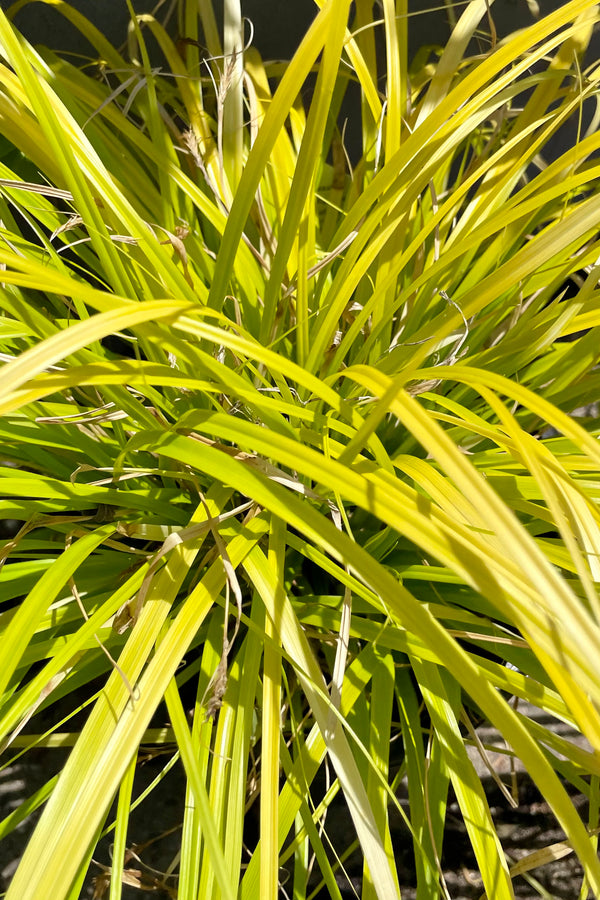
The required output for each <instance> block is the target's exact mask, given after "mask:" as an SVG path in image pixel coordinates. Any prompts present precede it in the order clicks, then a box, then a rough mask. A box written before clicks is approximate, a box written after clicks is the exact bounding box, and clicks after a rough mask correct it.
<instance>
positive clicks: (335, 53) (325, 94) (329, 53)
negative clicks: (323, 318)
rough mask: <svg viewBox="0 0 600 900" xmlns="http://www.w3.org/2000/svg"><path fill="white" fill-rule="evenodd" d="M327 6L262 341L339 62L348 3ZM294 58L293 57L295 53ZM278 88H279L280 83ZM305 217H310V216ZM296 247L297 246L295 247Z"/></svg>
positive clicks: (333, 0) (307, 192)
mask: <svg viewBox="0 0 600 900" xmlns="http://www.w3.org/2000/svg"><path fill="white" fill-rule="evenodd" d="M328 6H329V7H330V9H331V12H330V16H329V23H328V24H329V27H328V31H327V34H326V36H325V43H324V48H323V56H322V59H321V62H320V64H319V73H318V78H317V84H316V87H315V94H314V97H313V100H312V103H311V107H310V111H309V115H308V120H307V123H306V129H305V131H304V135H303V138H302V145H301V147H300V152H299V154H298V159H297V162H296V169H295V173H294V177H293V180H292V185H291V188H290V194H289V198H288V202H287V205H286V211H285V218H284V221H283V224H282V227H281V232H280V234H279V239H278V242H277V252H276V254H275V258H274V259H273V263H272V265H271V269H270V273H269V281H268V284H267V288H266V291H265V297H264V310H263V316H262V327H261V340H262V342H264V343H266V342H268V341H269V340H270V338H271V332H272V328H273V321H274V318H275V314H276V302H277V300H278V296H279V293H280V291H281V284H282V281H283V275H284V272H285V269H286V267H287V263H288V257H289V255H290V252H291V249H292V246H294V244H295V243H296V242H298V241H301V240H302V237H303V228H302V226H301V219H302V216H303V211H304V210H305V209H306V205H307V202H308V201H307V197H308V198H310V197H311V196H312V194H313V189H312V185H313V183H314V180H315V177H316V174H317V165H318V163H319V160H320V155H319V148H320V147H321V145H322V143H323V135H324V132H325V125H326V123H327V113H328V110H329V107H330V104H331V99H332V95H333V91H334V88H335V85H336V78H337V73H338V68H339V65H340V54H341V49H342V44H343V39H344V34H345V30H346V29H345V25H346V22H347V20H348V11H349V8H350V4H349V2H348V0H329V3H328ZM301 53H302V48H300V49H299V50H298V53H297V55H296V56H298V55H300V54H301ZM294 59H296V57H295V58H294ZM288 71H289V70H288ZM286 74H287V73H286ZM279 90H281V86H280V88H279ZM276 98H277V94H276V95H275V98H274V100H273V103H272V105H271V109H273V108H274V105H275V100H276ZM268 117H269V113H267V116H266V117H265V121H264V123H263V126H262V127H263V129H264V128H266V127H267V119H268ZM257 143H258V139H257ZM255 147H256V144H255ZM308 218H309V219H310V216H309V217H308ZM305 225H308V221H306V222H305ZM306 237H308V235H306ZM299 249H301V248H300V247H299ZM217 264H218V260H217ZM299 275H300V277H301V276H302V273H299ZM308 312H309V310H308V309H304V310H303V311H301V316H302V318H303V319H305V318H306V316H307V315H308ZM302 324H303V323H302ZM301 348H302V345H301Z"/></svg>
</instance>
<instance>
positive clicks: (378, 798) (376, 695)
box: [362, 653, 400, 900]
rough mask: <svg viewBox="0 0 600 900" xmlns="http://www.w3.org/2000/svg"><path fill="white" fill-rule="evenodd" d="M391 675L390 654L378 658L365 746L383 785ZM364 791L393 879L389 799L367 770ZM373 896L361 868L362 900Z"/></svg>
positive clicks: (368, 875) (368, 878)
mask: <svg viewBox="0 0 600 900" xmlns="http://www.w3.org/2000/svg"><path fill="white" fill-rule="evenodd" d="M395 674H396V673H395V666H394V659H393V657H392V655H391V653H388V654H385V655H383V654H382V656H381V658H379V659H378V660H377V662H376V665H375V671H374V672H373V679H372V688H371V702H370V721H369V725H370V729H369V732H370V733H369V744H368V746H369V752H370V756H371V759H372V760H373V764H374V765H375V766H376V767H377V769H378V770H379V772H380V773H381V775H382V776H383V778H384V779H385V781H386V782H388V780H389V774H390V734H391V733H392V728H391V724H392V704H393V700H394V682H395ZM366 787H367V796H368V798H369V806H370V807H371V809H372V810H373V812H374V816H375V822H376V824H377V829H378V832H379V834H380V836H381V838H382V840H383V845H384V848H385V852H386V855H387V857H388V860H389V861H390V870H391V872H392V874H394V875H396V878H397V877H398V876H397V872H396V867H395V865H394V864H393V861H394V848H393V844H392V836H391V834H390V825H389V820H388V803H389V797H388V795H387V791H385V790H384V789H383V785H382V784H381V783H380V782H379V780H378V779H376V778H375V777H374V775H373V769H372V768H371V767H369V772H368V777H367V785H366ZM397 892H398V895H400V885H399V884H397ZM376 896H377V894H376V891H375V883H374V879H373V878H372V877H371V873H370V872H369V869H368V867H367V866H365V870H364V873H363V891H362V897H363V900H374V898H375V897H376Z"/></svg>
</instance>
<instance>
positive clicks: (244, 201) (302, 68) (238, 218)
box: [208, 2, 332, 308]
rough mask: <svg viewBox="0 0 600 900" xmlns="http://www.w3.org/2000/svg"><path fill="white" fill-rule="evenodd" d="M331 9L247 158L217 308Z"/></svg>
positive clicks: (309, 37) (219, 270) (312, 32)
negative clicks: (270, 157) (260, 185)
mask: <svg viewBox="0 0 600 900" xmlns="http://www.w3.org/2000/svg"><path fill="white" fill-rule="evenodd" d="M331 11H332V4H331V2H329V3H327V5H326V6H325V7H324V9H323V10H322V11H321V12H320V13H319V14H318V15H317V17H316V18H315V20H314V22H313V23H312V25H311V26H310V28H309V30H308V31H307V33H306V35H305V36H304V38H303V40H302V42H301V44H300V47H299V48H298V51H297V53H296V54H295V56H294V59H293V60H292V62H291V63H290V65H289V66H288V67H287V69H286V72H285V75H284V76H283V78H282V80H281V83H280V84H279V87H278V89H277V91H276V93H275V96H274V97H273V101H272V103H271V105H270V106H269V109H268V111H267V114H266V116H265V119H264V121H263V124H262V127H261V129H260V132H259V134H258V136H257V138H256V140H255V142H254V146H253V147H252V150H251V152H250V154H249V156H248V159H247V160H246V165H245V167H244V172H243V174H242V177H241V179H240V183H239V185H238V190H237V192H236V195H235V199H234V201H233V204H232V207H231V210H230V212H229V217H228V220H227V227H226V229H225V232H224V234H223V240H222V242H221V248H220V250H219V254H218V257H217V262H216V266H215V272H214V277H213V282H212V285H211V290H210V295H209V298H208V303H209V305H210V306H211V307H213V308H220V306H221V303H222V301H223V297H224V296H225V294H226V293H227V285H228V282H229V277H230V272H231V270H232V267H233V265H234V261H235V257H236V254H237V251H238V246H239V244H240V239H241V235H242V232H243V230H244V228H245V225H246V220H247V218H248V214H249V212H250V209H251V207H252V204H253V202H254V197H255V195H256V191H257V190H258V186H259V184H260V181H261V178H262V177H263V173H264V170H265V167H266V164H267V160H268V159H269V156H270V153H271V150H272V148H273V146H274V144H275V142H276V141H277V138H278V135H279V133H280V131H281V129H282V128H283V126H284V123H285V120H286V119H287V117H288V114H289V111H290V108H291V107H292V105H293V103H294V100H295V98H296V96H297V95H298V93H299V92H300V89H301V87H302V85H303V83H304V81H305V79H306V76H307V75H308V73H309V72H310V70H311V68H312V66H313V64H314V61H315V59H316V58H317V56H318V54H319V53H320V51H321V49H322V47H323V44H324V42H325V40H326V37H327V34H326V30H327V28H328V27H329V19H330V16H331Z"/></svg>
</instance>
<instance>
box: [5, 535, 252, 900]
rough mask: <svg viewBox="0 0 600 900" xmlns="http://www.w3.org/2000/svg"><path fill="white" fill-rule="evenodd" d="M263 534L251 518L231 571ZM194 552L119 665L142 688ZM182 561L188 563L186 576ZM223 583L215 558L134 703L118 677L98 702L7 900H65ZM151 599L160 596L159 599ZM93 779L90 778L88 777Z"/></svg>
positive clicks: (151, 608) (220, 868)
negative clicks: (49, 897) (134, 754)
mask: <svg viewBox="0 0 600 900" xmlns="http://www.w3.org/2000/svg"><path fill="white" fill-rule="evenodd" d="M264 528H265V524H264V523H263V522H261V521H260V520H259V519H254V520H253V521H252V522H251V523H250V524H249V526H248V528H247V530H246V533H245V534H244V535H243V536H240V537H238V538H234V539H233V542H232V543H230V545H229V547H228V555H229V557H230V559H231V562H232V565H234V566H236V565H238V564H239V563H240V562H241V560H242V559H243V558H244V556H245V555H246V554H247V553H248V552H249V550H250V549H251V546H252V543H253V542H254V541H256V540H258V539H259V537H260V536H261V535H262V533H263V532H264ZM196 549H197V548H193V549H192V548H189V549H187V548H185V545H183V550H181V552H180V553H178V552H177V551H178V550H180V548H178V547H176V548H175V550H174V551H173V553H172V554H171V557H170V559H169V561H168V562H167V564H166V566H165V567H164V569H163V570H161V573H159V575H158V577H157V579H156V582H155V583H156V591H157V592H158V593H156V592H153V591H152V586H151V589H150V593H149V596H148V602H147V603H146V605H145V606H144V608H143V610H142V613H141V615H140V618H139V619H138V622H137V625H136V627H135V628H134V631H133V632H132V635H131V637H130V638H129V640H128V641H127V644H126V645H125V648H124V651H123V653H122V654H121V657H120V659H119V665H120V666H121V669H122V671H123V672H124V673H125V675H126V676H127V677H128V679H129V681H130V683H131V684H136V682H137V676H138V674H139V671H140V669H141V667H142V664H143V662H144V661H145V660H147V658H148V655H149V652H150V650H151V648H152V645H153V644H154V643H155V641H156V639H157V637H158V632H159V631H160V630H161V629H162V628H163V625H164V621H165V618H166V616H167V614H168V611H169V607H170V605H171V603H172V602H173V599H174V597H173V595H174V593H176V591H177V589H178V587H179V585H180V584H181V582H182V580H183V578H184V576H185V571H186V570H187V568H188V567H189V565H191V562H192V561H193V558H194V557H195V554H196ZM182 559H185V560H186V563H187V565H186V566H185V568H184V569H183V571H182V568H183V567H182V565H181V562H182ZM172 563H178V565H175V566H174V570H171V571H168V570H170V569H172V566H171V564H172ZM163 573H166V574H167V575H168V579H163V584H162V585H161V584H160V582H161V575H162V574H163ZM224 583H225V574H224V570H223V566H222V563H221V560H220V559H218V560H217V561H216V562H215V563H213V565H212V566H211V568H210V569H209V571H208V573H207V574H206V575H205V577H204V578H203V579H202V581H201V582H200V583H199V584H198V586H197V587H196V588H195V589H194V591H193V592H192V593H191V594H190V596H189V597H188V598H187V602H186V603H184V604H183V606H182V608H181V612H180V613H179V615H178V616H177V618H176V619H175V621H174V622H173V624H172V625H171V627H170V628H169V630H168V632H167V633H166V634H163V637H162V640H161V642H160V644H159V645H158V647H157V648H156V651H155V653H154V655H153V657H152V659H151V661H150V662H149V663H148V665H147V667H146V669H145V671H144V674H143V675H142V677H141V678H140V680H139V682H137V684H136V689H135V694H134V697H133V702H132V698H131V697H130V695H129V692H128V691H127V690H126V688H125V687H124V685H123V684H122V683H121V682H120V681H119V680H118V679H120V675H117V673H114V674H113V676H111V679H112V684H113V686H114V690H113V694H114V696H113V697H111V696H110V694H109V693H108V691H106V692H105V694H106V700H105V701H104V702H102V703H100V702H99V703H98V704H97V708H96V714H93V715H92V717H91V718H90V719H89V720H88V722H87V725H86V726H85V727H84V729H83V731H82V735H81V737H80V739H79V741H78V744H77V746H76V747H75V748H74V750H73V752H72V753H71V756H70V757H69V761H68V763H67V766H66V767H65V769H64V770H63V773H62V777H61V779H60V780H59V783H58V785H57V788H56V790H55V792H54V793H53V795H52V798H51V800H50V801H49V803H48V805H47V807H46V810H45V811H44V815H43V816H42V819H41V820H40V823H39V825H38V827H37V829H36V832H35V834H34V837H33V838H32V840H31V841H30V843H29V845H28V848H27V851H26V853H25V855H24V857H23V860H22V862H21V865H20V867H19V869H18V870H17V872H16V874H15V876H14V878H13V881H12V883H11V886H10V889H9V892H8V894H7V897H8V898H10V900H12V898H13V897H19V898H30V897H31V898H33V897H39V896H40V894H42V895H44V896H45V895H48V894H52V896H54V897H57V898H59V897H64V896H66V894H67V892H68V890H69V887H70V884H71V881H72V879H73V878H74V877H75V875H76V872H77V868H78V862H79V860H80V859H81V856H82V855H83V854H85V853H86V852H87V848H88V847H89V846H90V842H91V841H92V839H93V837H94V833H95V830H96V828H97V825H98V822H99V820H100V818H101V817H102V816H103V814H104V811H105V809H106V807H107V805H108V802H109V799H110V797H111V796H112V795H113V794H114V792H115V791H116V788H117V786H118V784H119V781H120V779H121V777H122V774H123V772H124V770H125V768H126V766H127V763H128V760H129V759H130V755H131V753H132V752H133V751H134V749H135V748H136V747H137V745H138V744H139V741H140V740H141V738H142V736H143V734H144V731H145V729H146V727H147V724H148V722H149V720H150V717H151V715H152V713H153V712H154V710H155V708H156V705H157V704H158V702H159V701H160V699H161V697H162V696H163V694H164V692H165V691H166V689H167V686H168V684H169V681H170V680H171V678H172V676H173V675H174V673H175V671H176V669H177V666H178V665H179V663H180V660H181V658H182V656H183V654H184V653H185V650H186V649H187V647H188V646H189V643H190V642H191V640H192V638H193V636H194V634H195V633H196V631H197V629H198V628H199V627H200V625H201V623H202V621H203V620H204V618H205V617H206V615H207V614H208V613H209V611H210V609H211V608H212V605H213V603H214V601H215V599H216V597H217V596H218V595H219V593H220V591H221V589H222V588H223V585H224ZM167 585H168V587H167ZM153 593H155V594H156V596H155V598H153V596H152V594H153ZM132 657H133V658H132ZM132 664H133V665H132ZM115 675H117V678H115ZM107 687H108V686H107ZM190 771H193V770H190ZM88 773H89V777H86V774H88ZM196 787H197V788H198V789H199V793H198V795H197V799H198V796H199V797H200V802H201V801H202V795H201V789H200V785H196ZM56 810H62V813H61V815H60V820H61V828H60V829H57V828H56V815H57V812H56ZM67 810H68V815H67ZM204 819H205V827H206V828H212V827H213V826H212V824H211V816H210V812H209V810H208V809H207V808H206V807H205V817H204ZM210 840H211V846H212V847H213V848H214V849H215V852H217V857H218V859H215V860H213V865H214V866H215V868H216V874H217V878H218V880H219V882H220V884H221V887H222V889H224V890H225V891H226V892H227V891H228V883H227V881H226V879H225V866H224V862H223V859H222V854H221V851H220V850H218V849H217V848H218V847H219V844H218V839H217V838H216V836H215V839H214V840H213V839H212V837H211V839H210ZM63 848H64V851H63ZM67 848H68V852H67ZM226 895H227V894H226ZM232 896H233V895H232Z"/></svg>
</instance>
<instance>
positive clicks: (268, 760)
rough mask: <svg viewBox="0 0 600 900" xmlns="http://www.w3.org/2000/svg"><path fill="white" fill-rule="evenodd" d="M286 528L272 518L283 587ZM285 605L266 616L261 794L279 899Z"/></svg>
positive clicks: (274, 556)
mask: <svg viewBox="0 0 600 900" xmlns="http://www.w3.org/2000/svg"><path fill="white" fill-rule="evenodd" d="M285 538H286V529H285V526H284V524H283V523H282V522H281V521H280V520H279V519H277V518H272V519H271V530H270V534H269V549H268V557H267V558H268V561H269V564H270V565H271V567H272V568H273V570H274V571H275V572H276V573H277V580H278V583H279V584H283V579H284V564H285V547H286V541H285ZM281 611H282V604H281V603H279V602H278V603H277V604H276V605H275V607H274V612H275V616H276V617H275V619H271V617H270V616H269V615H267V614H265V637H266V638H267V640H266V641H265V648H264V664H263V689H262V728H261V792H260V842H261V853H260V896H261V897H264V898H265V900H277V897H278V891H279V842H278V837H279V772H280V767H281V762H280V744H281V703H282V690H281V654H280V653H279V652H278V644H279V631H280V621H279V620H280V617H281Z"/></svg>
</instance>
